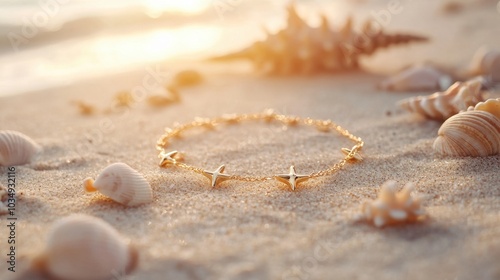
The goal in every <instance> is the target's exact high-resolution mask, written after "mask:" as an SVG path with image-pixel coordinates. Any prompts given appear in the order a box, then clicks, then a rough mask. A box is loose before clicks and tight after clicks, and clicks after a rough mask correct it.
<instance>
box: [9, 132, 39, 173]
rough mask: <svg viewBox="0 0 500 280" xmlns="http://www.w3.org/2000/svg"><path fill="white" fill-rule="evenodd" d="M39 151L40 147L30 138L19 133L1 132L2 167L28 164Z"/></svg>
mask: <svg viewBox="0 0 500 280" xmlns="http://www.w3.org/2000/svg"><path fill="white" fill-rule="evenodd" d="M38 151H40V146H39V145H38V144H36V143H35V141H33V140H32V139H31V138H30V137H28V136H26V135H24V134H22V133H20V132H17V131H12V130H2V131H0V166H13V165H23V164H27V163H29V162H31V159H32V158H33V156H34V155H35V154H36V153H37V152H38Z"/></svg>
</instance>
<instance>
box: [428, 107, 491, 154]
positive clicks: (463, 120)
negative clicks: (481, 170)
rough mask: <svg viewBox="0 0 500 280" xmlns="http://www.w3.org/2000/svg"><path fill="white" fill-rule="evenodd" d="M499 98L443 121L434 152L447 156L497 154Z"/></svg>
mask: <svg viewBox="0 0 500 280" xmlns="http://www.w3.org/2000/svg"><path fill="white" fill-rule="evenodd" d="M499 108H500V98H498V99H489V100H488V101H486V102H482V103H478V104H477V105H476V107H475V108H474V109H473V110H470V111H466V112H462V113H459V114H457V115H455V116H453V117H451V118H449V119H448V120H446V121H445V122H444V123H443V125H442V126H441V128H439V131H438V135H439V136H438V137H437V138H436V140H435V141H434V145H433V147H434V150H435V151H436V152H438V153H440V154H442V155H449V156H462V157H464V156H473V157H477V156H490V155H497V154H498V153H499V151H500V117H497V116H500V109H499Z"/></svg>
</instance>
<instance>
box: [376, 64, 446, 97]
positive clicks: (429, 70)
mask: <svg viewBox="0 0 500 280" xmlns="http://www.w3.org/2000/svg"><path fill="white" fill-rule="evenodd" d="M451 83H452V77H451V76H450V75H448V74H446V73H444V72H443V71H440V70H438V69H436V68H435V67H433V66H431V65H416V66H413V67H410V68H407V69H405V70H403V71H402V72H400V73H398V74H396V75H395V76H392V77H390V78H388V79H385V80H384V81H382V82H381V83H380V84H379V85H378V88H379V89H382V90H386V91H427V90H428V91H435V90H444V89H446V88H448V87H449V86H450V85H451Z"/></svg>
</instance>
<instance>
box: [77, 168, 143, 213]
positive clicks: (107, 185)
mask: <svg viewBox="0 0 500 280" xmlns="http://www.w3.org/2000/svg"><path fill="white" fill-rule="evenodd" d="M83 185H84V189H85V190H86V191H87V192H94V191H99V192H100V193H102V194H104V195H105V196H108V197H109V198H111V199H113V200H114V201H116V202H119V203H121V204H124V205H127V206H137V205H141V204H145V203H149V202H151V201H152V200H153V194H152V190H151V187H150V186H149V183H148V181H146V179H144V177H143V176H142V175H141V174H140V173H139V172H137V171H135V170H134V169H132V168H131V167H130V166H128V165H126V164H125V163H121V162H120V163H114V164H111V165H110V166H108V167H106V168H105V169H104V170H103V171H102V172H101V173H100V174H99V176H97V179H96V180H95V181H94V180H93V179H92V178H87V179H85V180H84V182H83Z"/></svg>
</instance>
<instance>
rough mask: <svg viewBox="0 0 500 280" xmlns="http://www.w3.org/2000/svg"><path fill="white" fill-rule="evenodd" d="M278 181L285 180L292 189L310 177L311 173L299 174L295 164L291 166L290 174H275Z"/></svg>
mask: <svg viewBox="0 0 500 280" xmlns="http://www.w3.org/2000/svg"><path fill="white" fill-rule="evenodd" d="M274 178H276V179H277V180H278V181H280V182H283V183H285V184H287V185H288V186H290V188H292V190H293V191H294V190H295V187H296V186H297V184H298V183H300V182H302V181H305V180H307V179H309V178H310V176H309V175H298V174H297V173H296V172H295V166H293V165H292V166H290V173H288V174H278V175H276V176H274Z"/></svg>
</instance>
